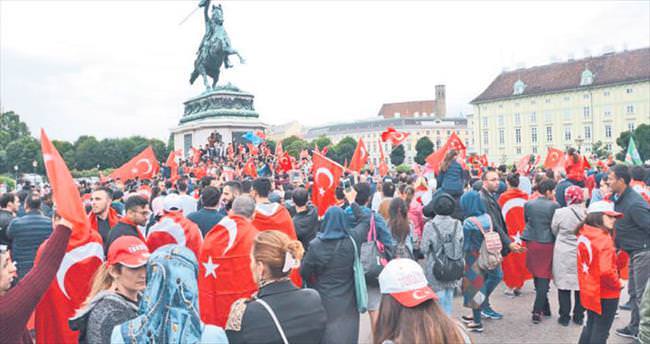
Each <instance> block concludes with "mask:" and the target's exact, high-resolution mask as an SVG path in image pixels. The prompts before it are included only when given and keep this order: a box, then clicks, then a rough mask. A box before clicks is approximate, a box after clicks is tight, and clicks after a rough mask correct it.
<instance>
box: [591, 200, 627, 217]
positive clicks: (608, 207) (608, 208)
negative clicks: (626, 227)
mask: <svg viewBox="0 0 650 344" xmlns="http://www.w3.org/2000/svg"><path fill="white" fill-rule="evenodd" d="M592 213H603V214H605V215H608V216H611V217H623V214H622V213H619V212H617V211H615V210H614V203H612V202H608V201H597V202H593V203H591V204H589V208H587V214H592Z"/></svg>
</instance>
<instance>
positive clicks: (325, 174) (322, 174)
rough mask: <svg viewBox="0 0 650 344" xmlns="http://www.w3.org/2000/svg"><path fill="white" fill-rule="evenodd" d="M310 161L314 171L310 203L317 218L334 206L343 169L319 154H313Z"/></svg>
mask: <svg viewBox="0 0 650 344" xmlns="http://www.w3.org/2000/svg"><path fill="white" fill-rule="evenodd" d="M312 161H313V171H314V175H313V180H314V184H313V188H312V191H311V196H312V202H313V203H314V205H315V206H316V208H317V209H318V216H323V215H325V212H326V211H327V208H329V207H330V206H331V205H335V204H336V187H337V186H338V185H339V180H340V178H341V176H342V175H343V171H344V168H343V166H341V165H339V164H337V163H336V162H334V161H332V160H330V159H328V158H326V157H324V156H323V155H321V154H319V153H314V155H313V156H312Z"/></svg>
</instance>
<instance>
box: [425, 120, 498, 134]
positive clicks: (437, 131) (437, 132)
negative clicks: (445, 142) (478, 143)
mask: <svg viewBox="0 0 650 344" xmlns="http://www.w3.org/2000/svg"><path fill="white" fill-rule="evenodd" d="M483 122H485V123H487V118H483ZM485 126H486V127H487V124H485ZM436 135H440V130H436Z"/></svg>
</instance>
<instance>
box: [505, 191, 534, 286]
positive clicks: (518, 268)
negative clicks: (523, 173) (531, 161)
mask: <svg viewBox="0 0 650 344" xmlns="http://www.w3.org/2000/svg"><path fill="white" fill-rule="evenodd" d="M527 200H528V194H527V193H525V192H524V191H522V190H519V189H509V190H506V191H505V192H504V193H503V194H501V196H500V197H499V206H500V207H501V214H502V215H503V218H504V219H505V220H506V229H507V231H508V236H510V240H512V242H515V243H517V244H519V245H521V246H524V247H525V246H526V243H525V242H524V241H523V240H521V235H522V234H523V232H524V227H525V226H526V221H525V219H524V204H526V201H527ZM502 267H503V282H504V283H505V284H506V286H507V287H508V288H521V287H522V286H523V285H524V282H526V280H529V279H531V278H532V275H531V274H530V272H528V269H527V268H526V252H522V253H513V252H512V253H510V254H509V255H507V256H506V257H505V258H503V263H502Z"/></svg>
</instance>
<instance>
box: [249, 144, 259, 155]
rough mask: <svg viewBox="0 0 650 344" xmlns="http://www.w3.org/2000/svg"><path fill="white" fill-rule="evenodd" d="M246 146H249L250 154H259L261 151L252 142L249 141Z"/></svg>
mask: <svg viewBox="0 0 650 344" xmlns="http://www.w3.org/2000/svg"><path fill="white" fill-rule="evenodd" d="M246 146H248V153H249V154H250V155H257V154H258V153H259V151H258V150H257V147H255V146H253V144H252V143H247V144H246Z"/></svg>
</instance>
